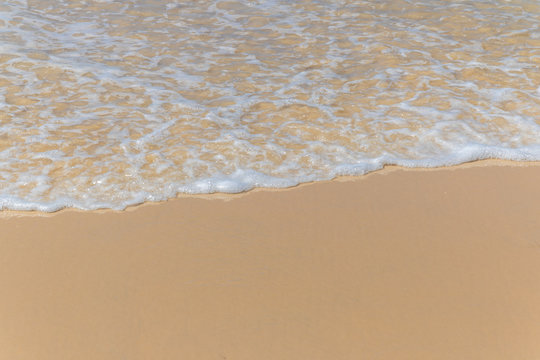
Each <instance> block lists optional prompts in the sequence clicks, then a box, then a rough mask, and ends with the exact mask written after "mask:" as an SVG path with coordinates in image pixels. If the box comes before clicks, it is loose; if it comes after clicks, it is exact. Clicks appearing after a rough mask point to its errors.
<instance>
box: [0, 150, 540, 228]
mask: <svg viewBox="0 0 540 360" xmlns="http://www.w3.org/2000/svg"><path fill="white" fill-rule="evenodd" d="M493 166H495V167H527V166H540V161H539V160H531V161H514V160H501V159H483V160H472V161H467V162H464V163H461V164H457V165H450V166H437V167H405V166H400V165H385V166H383V167H382V168H381V169H378V170H373V171H370V172H367V173H365V174H362V175H343V176H337V177H335V178H333V179H330V180H320V181H319V180H317V181H309V182H304V183H299V184H297V185H294V186H290V187H284V188H271V187H255V188H253V189H250V190H247V191H243V192H239V193H223V192H215V193H208V194H205V193H202V194H187V193H178V194H177V195H176V197H174V198H169V199H166V200H162V201H144V202H142V203H139V204H134V205H128V206H127V207H126V208H125V209H123V210H115V209H110V208H101V209H94V210H84V209H78V208H74V207H66V208H62V209H59V210H56V211H51V212H46V211H39V210H9V209H5V210H0V219H2V218H9V217H24V216H30V217H32V216H45V217H48V216H55V215H58V214H61V213H64V212H81V213H123V212H130V211H136V210H137V209H139V208H141V207H145V206H156V205H162V204H165V203H168V202H171V201H178V200H180V199H203V200H212V201H231V200H235V199H239V198H241V197H244V196H250V195H252V194H255V193H258V192H271V193H273V192H282V191H295V190H296V189H299V188H303V187H305V186H314V185H317V184H326V183H331V182H351V181H352V182H354V181H363V180H365V179H366V178H367V177H368V176H373V175H387V174H389V173H391V172H395V171H398V172H399V171H405V172H408V171H412V172H422V171H455V170H460V169H466V168H471V167H480V168H482V167H493Z"/></svg>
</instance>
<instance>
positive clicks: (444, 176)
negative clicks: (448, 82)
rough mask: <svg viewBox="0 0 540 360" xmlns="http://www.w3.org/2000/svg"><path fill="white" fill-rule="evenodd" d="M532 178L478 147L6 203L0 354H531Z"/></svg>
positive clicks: (536, 248)
mask: <svg viewBox="0 0 540 360" xmlns="http://www.w3.org/2000/svg"><path fill="white" fill-rule="evenodd" d="M538 179H540V164H539V163H517V162H509V163H508V164H507V162H501V161H481V162H474V163H469V164H465V165H460V166H456V167H449V168H434V169H401V168H397V167H387V168H386V169H384V170H380V171H376V172H372V173H369V174H367V175H364V176H360V177H353V179H351V178H349V177H346V178H339V179H336V180H332V181H327V182H317V183H309V184H303V185H300V186H296V187H294V188H287V189H277V190H272V189H270V190H269V189H260V190H254V191H249V192H247V193H242V194H237V195H225V196H222V195H212V196H204V197H203V196H200V195H197V196H182V197H179V198H177V199H173V200H169V201H165V202H160V203H145V204H142V205H139V206H135V207H132V208H129V209H127V210H125V211H113V210H100V211H80V210H73V209H65V210H62V211H58V212H56V213H34V214H27V213H24V212H23V214H15V212H11V213H10V214H9V215H7V214H5V213H4V214H3V216H1V217H0V232H1V233H2V236H1V237H0V256H1V259H0V286H1V287H2V289H3V295H2V297H1V298H0V320H1V321H0V358H7V359H9V358H16V359H22V360H26V359H29V360H30V359H36V358H39V359H40V360H48V359H51V360H52V359H66V358H77V359H92V360H93V359H96V360H97V359H99V360H104V359H111V360H112V359H115V360H116V359H119V358H129V359H141V360H142V359H148V358H156V359H157V358H159V359H166V358H171V359H177V358H181V359H188V360H189V359H197V360H201V359H202V360H205V359H218V360H219V359H246V360H247V359H262V360H265V359H269V360H270V359H285V360H288V359H291V360H296V359H351V360H352V359H362V358H368V359H434V358H436V359H452V360H454V359H490V360H493V359H509V358H512V359H531V358H536V357H538V356H540V345H538V341H537V339H538V338H540V325H538V324H540V221H539V220H538V219H540V187H539V186H538ZM351 180H352V181H351ZM208 198H213V199H216V200H215V201H208ZM219 198H221V199H220V200H217V199H219ZM223 198H225V200H230V201H223Z"/></svg>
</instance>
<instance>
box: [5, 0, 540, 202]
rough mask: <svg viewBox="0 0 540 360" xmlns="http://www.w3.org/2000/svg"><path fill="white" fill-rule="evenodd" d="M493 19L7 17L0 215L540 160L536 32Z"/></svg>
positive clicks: (62, 8) (157, 12)
mask: <svg viewBox="0 0 540 360" xmlns="http://www.w3.org/2000/svg"><path fill="white" fill-rule="evenodd" d="M396 4H397V3H396ZM481 4H484V5H485V4H487V3H485V2H482V3H481ZM481 4H480V5H481ZM489 4H490V6H491V9H489V8H487V7H485V6H483V5H482V6H480V5H478V6H477V4H476V3H474V2H466V3H465V2H460V3H455V4H452V5H451V7H452V13H451V14H450V13H448V11H447V10H448V3H447V2H446V1H442V0H430V1H417V2H414V3H412V2H409V3H408V5H407V6H406V7H405V8H396V7H395V3H394V2H392V1H388V2H378V1H375V0H373V1H371V0H369V1H360V2H356V3H350V2H344V1H338V2H336V1H329V0H328V1H320V2H302V1H300V2H292V3H291V2H287V1H284V0H283V1H282V0H272V1H262V0H260V1H250V2H248V3H246V2H241V3H236V4H235V3H225V2H221V1H220V0H207V1H203V2H200V3H198V2H192V3H186V2H178V1H174V2H168V3H159V2H156V3H153V2H146V1H143V0H127V1H125V2H122V3H119V2H116V1H109V0H93V1H89V2H87V4H86V5H84V4H82V3H81V4H80V6H77V4H74V3H73V2H70V1H67V0H64V1H58V2H55V4H54V6H53V5H52V4H51V3H50V2H49V1H46V0H36V1H33V2H30V3H28V2H26V1H14V0H8V1H7V2H5V3H4V4H3V7H2V8H1V10H0V20H1V21H2V22H0V35H1V36H2V37H1V40H0V50H1V52H2V55H7V57H6V59H5V60H3V62H2V63H1V64H0V81H4V83H5V84H6V86H2V88H0V121H1V123H0V208H2V209H12V210H40V211H56V210H58V209H61V208H64V207H75V208H79V209H87V210H90V209H97V208H111V209H124V208H125V207H127V206H130V205H135V204H139V203H142V202H145V201H160V200H165V199H168V198H172V197H175V196H176V195H177V194H179V193H189V194H201V193H213V192H223V193H237V192H243V191H247V190H250V189H253V188H257V187H266V188H282V187H290V186H294V185H296V184H299V183H303V182H309V181H320V180H328V179H332V178H334V177H336V176H341V175H362V174H365V173H368V172H370V171H375V170H377V169H380V168H382V167H383V166H385V165H390V164H392V165H400V166H407V167H437V166H450V165H455V164H460V163H464V162H469V161H474V160H480V159H487V158H497V159H505V160H516V161H533V160H540V120H539V116H540V87H538V84H537V83H536V81H537V76H536V70H535V69H536V68H537V65H538V56H536V55H535V54H536V53H535V48H534V46H535V45H534V44H536V43H535V41H537V40H536V39H538V33H537V30H538V23H537V22H538V19H537V17H535V15H534V13H533V12H531V11H530V10H523V9H524V8H523V6H524V5H523V3H521V2H519V1H512V0H510V1H504V2H502V1H491V2H489ZM503 5H504V7H503ZM529 5H530V6H533V5H534V4H529ZM529 5H528V6H529ZM499 7H500V8H499ZM420 12H421V13H420ZM141 14H144V15H141ZM426 14H427V15H426ZM440 14H445V18H444V19H442V18H441V16H440ZM420 15H421V16H420ZM429 15H432V16H429ZM453 15H456V17H455V18H453V17H452V16H453ZM453 21H455V22H456V23H453ZM462 21H467V24H465V25H463V24H462V23H460V22H462ZM2 24H3V25H2ZM485 29H490V31H487V32H486V33H485V34H483V33H482V31H485ZM524 39H525V40H524ZM531 44H532V45H531ZM44 67H45V68H46V69H45V70H43V68H44ZM535 76H536V77H535ZM34 100H35V101H34ZM62 104H67V106H65V107H62V106H59V105H62Z"/></svg>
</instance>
